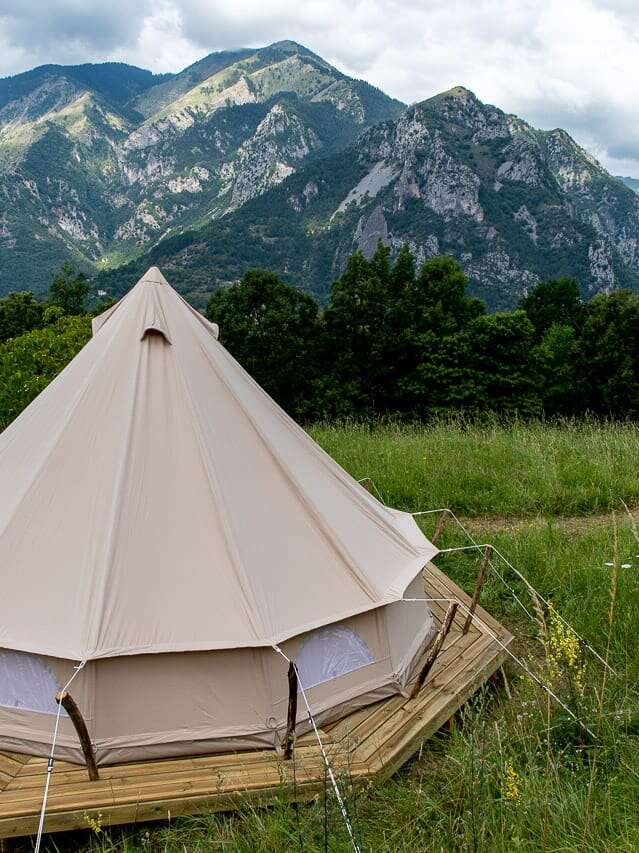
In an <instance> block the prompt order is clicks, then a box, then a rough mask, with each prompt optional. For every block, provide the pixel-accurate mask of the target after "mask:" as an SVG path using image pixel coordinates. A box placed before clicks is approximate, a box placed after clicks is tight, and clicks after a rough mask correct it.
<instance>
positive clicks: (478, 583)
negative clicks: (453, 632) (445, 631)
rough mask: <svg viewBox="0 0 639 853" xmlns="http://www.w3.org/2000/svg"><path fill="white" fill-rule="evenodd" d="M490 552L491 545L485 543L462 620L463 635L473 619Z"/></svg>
mask: <svg viewBox="0 0 639 853" xmlns="http://www.w3.org/2000/svg"><path fill="white" fill-rule="evenodd" d="M492 554H493V548H492V545H486V550H485V551H484V556H483V557H482V561H481V565H480V567H479V574H478V575H477V580H476V581H475V589H474V591H473V597H472V599H471V602H470V607H469V608H468V616H467V617H466V621H465V622H464V627H463V629H462V634H464V635H465V634H467V633H468V632H469V630H470V626H471V624H472V621H473V616H474V615H475V609H476V607H477V602H478V601H479V594H480V592H481V588H482V586H483V585H484V581H485V580H486V569H487V568H488V563H489V562H490V558H491V557H492Z"/></svg>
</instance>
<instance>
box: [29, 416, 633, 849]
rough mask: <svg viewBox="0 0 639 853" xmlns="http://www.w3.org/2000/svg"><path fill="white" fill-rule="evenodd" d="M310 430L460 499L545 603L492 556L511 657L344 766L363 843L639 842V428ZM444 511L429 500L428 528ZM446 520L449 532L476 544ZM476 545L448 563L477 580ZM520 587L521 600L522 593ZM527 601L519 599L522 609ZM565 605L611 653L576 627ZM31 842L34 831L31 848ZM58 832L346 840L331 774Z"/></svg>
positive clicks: (390, 473) (101, 844)
mask: <svg viewBox="0 0 639 853" xmlns="http://www.w3.org/2000/svg"><path fill="white" fill-rule="evenodd" d="M310 432H311V434H312V435H313V437H314V438H315V439H316V440H317V441H318V442H319V443H320V444H321V445H322V446H323V447H324V448H325V449H326V450H327V451H328V452H329V453H330V454H331V455H332V456H334V457H335V458H336V459H337V460H338V462H340V464H342V465H343V466H344V467H345V468H346V469H347V470H349V471H350V472H351V473H352V474H353V476H355V477H356V478H358V479H361V478H364V477H370V478H371V479H372V481H373V482H374V486H375V488H376V489H377V490H378V491H379V493H380V495H381V496H382V498H383V499H384V501H386V502H387V503H389V504H391V505H393V506H396V507H399V508H402V509H406V510H410V511H420V510H422V511H423V510H427V509H434V508H443V507H450V508H451V509H452V510H453V511H454V512H455V513H456V514H457V515H458V517H459V518H460V519H461V520H462V522H463V524H464V525H465V526H466V528H467V529H468V530H469V531H470V533H471V534H472V536H473V537H475V539H476V541H477V542H480V543H484V542H490V543H491V544H493V545H494V546H495V547H496V548H497V549H498V550H499V551H500V552H501V553H503V554H504V555H505V556H507V557H508V559H509V560H510V561H511V562H512V564H513V565H514V566H516V567H517V568H518V569H519V570H520V571H521V572H522V573H523V574H524V575H525V576H526V577H527V578H528V580H529V581H530V583H531V584H532V585H533V586H534V587H535V588H536V589H537V590H538V591H539V592H540V593H541V595H542V596H543V598H544V599H546V600H547V601H548V602H549V603H550V605H549V606H548V605H546V604H544V603H543V601H542V600H541V599H540V598H536V597H535V596H533V595H531V594H530V592H529V590H528V589H527V587H526V585H525V584H524V583H523V582H522V580H521V579H520V578H519V577H518V576H517V575H516V573H514V572H512V570H511V569H510V568H509V567H508V566H507V565H506V564H505V563H500V562H499V561H497V563H496V565H498V567H499V570H500V573H502V577H503V579H504V581H505V583H502V581H501V580H500V579H499V578H498V577H497V576H496V575H495V574H491V575H490V576H489V578H488V580H487V583H486V585H485V587H484V589H483V591H482V604H483V605H484V606H485V607H486V608H487V609H489V610H490V611H491V612H492V613H493V614H494V615H495V616H496V617H498V618H499V619H500V620H501V621H502V622H503V623H504V624H506V625H507V626H508V627H509V628H510V630H511V631H512V632H513V633H514V634H515V636H516V643H515V647H514V650H515V654H516V655H517V656H518V657H519V658H520V659H521V660H523V661H524V662H525V664H526V666H527V667H528V668H529V669H530V670H532V671H534V672H535V673H536V674H537V675H538V677H540V678H541V679H542V680H543V681H544V682H545V683H546V684H548V685H550V686H551V687H552V690H553V692H554V693H555V694H556V696H557V697H558V698H559V699H560V700H561V702H562V703H563V704H564V705H566V706H567V707H568V708H569V709H570V711H571V712H572V714H573V715H574V716H575V717H577V721H576V720H575V719H574V717H573V716H572V715H571V713H570V712H568V711H566V710H565V709H564V708H562V707H561V706H560V705H559V704H558V703H556V702H555V701H554V700H552V699H550V698H549V697H548V695H547V694H546V693H544V692H543V691H542V690H541V689H539V688H538V687H537V686H535V685H534V684H533V682H532V681H531V679H530V678H529V677H528V676H527V675H525V674H523V673H522V670H521V669H520V668H519V667H518V666H517V665H515V663H514V662H511V664H510V665H509V666H508V667H507V672H508V686H509V691H508V692H509V693H510V696H509V695H508V693H507V691H506V689H505V688H504V686H503V685H501V686H500V685H498V686H486V687H484V688H483V689H482V690H481V691H480V692H479V693H478V694H477V695H476V696H475V697H474V699H473V700H472V701H471V702H470V703H468V704H467V705H466V706H465V707H464V708H463V710H462V711H461V712H460V713H459V714H458V718H457V721H456V725H455V727H454V730H453V731H452V733H448V732H446V733H443V732H442V733H440V734H438V735H437V736H436V737H434V738H432V739H430V740H428V741H426V742H424V744H423V745H422V748H421V750H420V751H419V753H418V754H417V755H416V756H415V757H414V758H413V759H412V760H411V761H409V763H408V764H407V765H405V766H404V767H403V768H402V769H401V770H400V771H399V772H398V773H397V774H395V776H393V777H392V778H391V779H390V780H389V781H386V782H384V783H377V784H375V783H373V784H370V785H369V786H368V787H365V788H363V787H355V788H353V787H351V786H350V784H349V780H348V778H343V779H342V780H341V785H342V788H343V790H344V792H345V794H346V796H347V805H348V809H349V812H350V814H351V817H352V820H353V825H354V828H355V832H356V836H357V840H358V842H359V844H360V846H361V849H362V851H367V853H381V851H389V853H391V852H393V851H401V853H417V851H433V853H435V851H437V853H439V851H504V853H506V851H509V853H510V851H530V852H531V853H532V851H539V850H542V851H557V853H558V852H559V851H562V853H564V851H608V850H611V851H612V850H615V851H635V850H638V849H639V701H638V691H637V684H638V676H639V654H638V651H639V649H638V644H639V639H638V638H639V536H638V534H637V530H636V528H635V521H634V515H633V511H634V509H635V507H637V506H639V429H638V428H637V427H635V426H633V425H631V424H608V423H601V422H594V421H593V422H587V421H586V422H578V423H577V422H564V423H552V424H547V423H530V424H525V423H518V422H515V423H512V424H510V425H500V424H499V423H498V422H496V421H495V422H492V421H490V422H485V423H482V424H480V425H477V424H475V425H473V424H468V423H464V422H463V421H460V420H455V421H439V422H435V423H433V424H432V425H429V426H405V425H403V426H402V425H397V424H393V423H387V424H379V425H376V426H370V425H369V426H364V425H358V424H343V425H330V424H318V425H316V426H314V427H312V428H311V429H310ZM435 519H436V516H435V515H432V516H428V515H426V516H421V517H420V523H421V524H422V525H423V527H424V530H425V531H426V532H430V531H432V529H433V527H434V524H435ZM466 542H467V540H466V538H465V535H464V533H463V531H462V530H461V529H459V528H458V527H457V526H456V525H455V524H454V523H452V522H451V523H449V525H448V526H447V528H446V531H445V534H444V536H443V537H442V540H441V542H440V547H442V548H447V547H455V546H460V545H464V544H466ZM477 562H478V557H477V554H476V553H474V552H472V551H470V552H453V553H449V554H442V555H440V557H439V558H438V559H437V563H438V565H439V566H440V568H441V569H442V570H444V571H445V572H447V573H448V574H450V575H451V576H452V577H453V578H454V579H455V580H456V581H457V582H458V583H460V584H461V585H462V586H464V588H465V589H466V590H468V591H470V590H471V589H472V585H473V582H474V578H475V575H476V572H477ZM513 593H515V595H516V596H517V598H518V599H519V602H520V603H521V604H518V603H517V601H516V599H515V597H514V596H513ZM524 608H525V609H524ZM557 614H561V616H563V617H564V618H565V619H566V620H567V621H568V622H569V623H570V624H571V625H572V626H574V629H575V630H576V631H577V632H578V633H579V634H581V635H582V636H583V637H584V638H585V639H586V640H587V641H588V643H590V644H591V645H592V646H593V647H594V648H596V649H597V650H598V651H599V652H600V654H601V655H602V656H603V657H604V658H605V659H606V660H607V661H608V663H609V666H610V667H611V670H607V669H606V668H605V667H604V666H603V665H602V664H601V663H599V662H598V661H597V660H596V659H595V658H594V657H593V656H592V655H591V654H590V653H588V652H585V651H584V649H583V647H582V646H581V645H580V644H579V643H577V642H576V640H575V635H574V634H572V633H571V632H570V630H567V629H565V627H564V626H563V623H562V622H561V621H560V620H559V618H558V615H557ZM28 849H31V848H30V846H26V843H25V846H24V850H28ZM47 849H48V850H51V851H54V850H56V851H67V850H75V851H82V853H89V851H91V852H92V853H99V851H100V853H101V851H116V850H117V851H130V853H133V851H136V853H137V851H157V852H158V853H160V851H162V853H164V851H166V852H167V853H169V851H170V852H171V853H173V851H175V853H178V851H179V853H186V852H187V851H188V853H192V851H202V853H204V851H215V850H220V851H229V853H230V851H234V853H235V851H237V853H258V851H268V853H280V851H306V853H321V851H332V853H338V851H339V853H342V851H344V853H346V851H349V850H352V847H351V845H350V842H349V839H348V836H347V834H346V830H345V827H344V823H343V821H342V818H341V816H340V814H339V811H338V808H337V804H336V802H335V799H334V797H333V794H332V792H331V790H330V788H329V789H328V790H327V793H326V797H325V798H324V797H323V796H321V797H319V798H318V799H317V801H315V802H313V803H311V804H307V805H302V806H300V807H299V808H298V809H297V810H296V809H294V808H293V807H292V806H290V805H288V804H286V803H285V801H284V799H282V802H281V803H280V804H278V805H276V806H274V807H272V808H268V809H255V808H253V807H251V806H249V805H247V806H246V808H245V809H243V810H241V811H239V812H237V813H234V814H228V815H212V816H204V817H197V818H184V819H179V820H175V821H173V822H172V823H171V824H170V825H169V824H167V823H163V824H148V825H145V826H142V827H134V828H131V827H128V828H122V829H118V828H113V829H107V828H101V827H99V826H95V827H94V828H93V830H90V829H87V831H85V832H81V833H75V834H72V835H66V836H50V837H49V838H48V840H47Z"/></svg>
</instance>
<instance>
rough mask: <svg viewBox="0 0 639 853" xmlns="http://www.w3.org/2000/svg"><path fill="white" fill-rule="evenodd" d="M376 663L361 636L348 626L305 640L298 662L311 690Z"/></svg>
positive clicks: (329, 629) (304, 683) (337, 626)
mask: <svg viewBox="0 0 639 853" xmlns="http://www.w3.org/2000/svg"><path fill="white" fill-rule="evenodd" d="M373 660H374V659H373V655H372V654H371V650H370V649H369V648H368V646H367V645H366V643H365V642H364V640H362V638H361V637H360V636H359V634H357V633H356V632H355V631H353V630H352V629H351V628H347V627H345V626H344V625H331V626H330V627H328V628H320V629H319V630H318V631H314V632H313V633H312V634H311V635H310V636H309V637H307V638H306V639H305V640H304V642H303V643H302V645H301V646H300V650H299V652H298V655H297V658H296V661H295V662H296V665H297V671H298V673H299V678H300V681H301V682H302V684H303V685H304V687H305V688H308V687H316V686H317V685H318V684H323V683H324V682H325V681H331V680H332V679H333V678H338V677H339V676H340V675H346V674H347V673H349V672H353V670H355V669H359V668H360V667H362V666H368V664H370V663H373Z"/></svg>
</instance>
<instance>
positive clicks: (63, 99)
mask: <svg viewBox="0 0 639 853" xmlns="http://www.w3.org/2000/svg"><path fill="white" fill-rule="evenodd" d="M65 68H66V69H69V68H70V70H67V71H65V70H64V69H65ZM60 69H62V70H60ZM7 81H9V82H7ZM89 84H91V85H89ZM29 86H31V88H29ZM9 90H10V94H11V97H9V95H7V91H9ZM0 198H4V201H5V204H4V210H0V292H6V291H7V290H9V289H12V288H15V286H16V284H15V282H16V281H17V282H23V281H25V282H28V286H29V288H30V289H33V290H35V291H36V292H43V290H44V289H45V288H46V285H47V283H48V279H49V277H50V274H51V272H52V270H53V268H54V267H55V266H57V265H58V264H59V263H60V262H61V261H63V260H66V259H71V260H72V261H74V262H75V263H76V264H78V265H79V266H80V267H82V268H84V269H85V270H86V271H87V272H89V273H91V274H93V275H94V278H95V285H96V287H97V288H99V289H100V290H107V291H108V292H109V293H112V294H113V295H117V294H118V293H121V292H122V290H123V289H124V288H125V287H126V286H128V285H130V284H131V282H132V280H133V279H132V276H133V275H134V274H135V271H136V270H139V269H141V267H142V266H143V265H144V264H147V265H150V262H151V261H152V262H153V263H158V262H159V261H158V259H161V261H162V263H163V264H164V265H168V267H169V268H170V269H171V271H172V275H174V277H175V278H176V282H177V283H178V284H179V286H180V287H181V288H182V291H183V292H184V293H185V294H187V295H188V296H189V298H191V299H193V301H195V302H197V303H198V304H202V303H203V302H204V301H205V300H206V298H208V295H209V294H210V292H211V291H212V290H213V289H214V288H216V287H219V286H224V285H225V284H227V283H228V282H230V281H234V280H236V279H237V278H239V277H240V276H241V275H242V274H243V272H244V271H246V269H247V268H248V267H249V266H252V265H261V266H267V267H270V268H272V269H274V270H275V271H276V272H278V273H279V274H280V275H282V276H283V277H284V278H285V279H287V280H289V281H292V282H293V283H296V284H298V285H299V286H301V287H302V288H303V289H306V290H308V291H310V292H312V293H313V294H315V295H316V296H318V298H320V300H321V299H322V298H323V296H324V295H325V294H326V292H327V289H328V287H329V285H330V282H331V281H332V280H333V279H334V278H335V277H337V276H338V275H339V274H340V272H341V270H342V268H343V265H344V263H345V260H346V258H347V257H348V255H349V254H350V253H351V252H352V251H355V250H358V249H359V250H361V251H363V252H364V253H365V254H367V255H370V254H371V253H372V252H373V251H374V249H375V247H376V245H377V243H378V241H379V240H381V241H382V242H385V243H387V244H388V245H389V246H390V248H391V250H392V252H396V251H397V250H398V249H399V247H400V246H401V245H402V244H403V243H404V242H406V243H408V245H409V246H410V248H411V251H412V252H413V253H414V255H415V256H416V258H417V259H418V261H422V260H424V259H425V258H427V257H430V256H432V255H433V254H437V253H450V254H452V255H453V256H454V257H456V258H457V259H458V260H459V262H460V263H461V265H462V266H463V268H464V269H465V271H466V273H467V275H468V276H469V279H470V284H471V289H472V290H473V291H474V292H475V293H478V294H479V295H481V296H483V297H484V298H486V300H487V301H488V303H489V305H491V306H492V307H510V306H512V305H513V304H515V303H516V302H517V300H518V299H519V298H521V296H522V295H523V294H525V292H526V291H527V289H528V288H530V287H531V286H532V285H533V284H534V283H535V282H536V281H538V280H539V279H540V278H549V277H554V276H557V275H570V276H574V277H576V278H578V279H579V281H580V283H581V286H582V292H583V294H584V295H585V296H587V295H591V294H593V293H595V292H597V291H598V290H609V289H611V288H612V287H616V286H630V287H637V286H638V282H639V249H638V247H639V198H638V197H637V195H636V194H635V193H633V192H632V190H631V189H629V188H628V186H627V185H626V184H625V183H623V182H622V180H619V179H617V178H614V177H612V176H611V175H609V174H608V173H607V172H606V170H605V169H603V168H602V167H601V165H600V164H599V163H598V162H597V161H596V159H595V158H594V157H592V156H591V155H590V154H589V153H588V152H587V151H585V150H584V149H583V148H582V147H581V146H579V145H578V144H577V143H576V142H575V141H574V140H573V139H572V138H571V137H570V136H569V135H568V134H567V133H566V132H565V131H563V130H562V129H560V128H556V129H554V130H538V129H536V128H534V127H532V126H531V125H530V124H528V123H527V122H525V121H524V120H523V119H521V118H519V117H517V116H515V115H509V114H507V113H505V112H503V111H502V110H500V109H499V108H498V107H496V106H492V105H490V104H485V103H483V102H482V101H480V100H479V98H477V97H476V95H475V94H474V93H473V92H472V91H471V90H470V89H467V88H466V87H464V86H461V85H458V86H454V87H452V88H451V89H449V90H448V91H446V92H442V93H439V94H435V95H433V96H431V97H429V98H426V99H425V100H423V101H419V102H417V103H415V104H412V105H410V106H408V107H406V106H405V105H403V104H401V103H400V102H398V101H395V100H393V99H391V98H389V97H388V96H386V95H384V93H383V92H381V91H380V90H378V89H376V88H375V87H373V86H370V84H368V83H366V82H365V81H359V80H355V79H353V78H350V77H348V76H347V75H345V74H343V73H342V72H340V71H338V70H337V69H335V68H333V67H332V66H331V65H330V64H329V63H327V62H326V61H325V60H324V59H322V58H321V57H319V56H317V55H316V54H314V53H313V52H312V51H310V50H308V49H307V48H305V47H303V46H302V45H299V44H297V43H295V42H291V41H281V42H275V43H274V44H272V45H269V46H267V47H265V48H258V49H251V48H239V49H237V50H233V51H221V52H218V53H214V54H210V55H209V56H207V57H204V58H203V59H201V60H198V62H196V63H193V64H192V65H191V66H188V67H187V68H185V69H183V70H182V71H181V72H178V73H176V74H168V75H153V74H151V72H146V71H145V70H144V69H139V68H136V67H135V66H127V65H125V64H121V63H110V64H104V65H92V64H86V65H83V66H70V67H66V66H53V65H50V66H40V67H39V68H37V69H33V70H32V71H31V72H25V74H24V75H17V76H16V77H13V78H5V79H4V80H0ZM127 281H128V284H127V283H126V282H127Z"/></svg>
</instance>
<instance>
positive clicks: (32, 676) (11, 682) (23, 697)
mask: <svg viewBox="0 0 639 853" xmlns="http://www.w3.org/2000/svg"><path fill="white" fill-rule="evenodd" d="M58 690H59V685H58V683H57V681H56V678H55V676H54V674H53V673H52V672H51V670H50V668H49V667H48V665H47V664H46V663H45V661H44V660H43V659H42V658H41V657H39V656H38V655H32V654H28V653H27V652H18V651H15V650H13V649H0V707H3V708H14V709H18V710H24V711H36V712H38V713H40V714H56V713H57V711H58V706H57V704H56V701H55V694H56V693H57V691H58Z"/></svg>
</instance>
